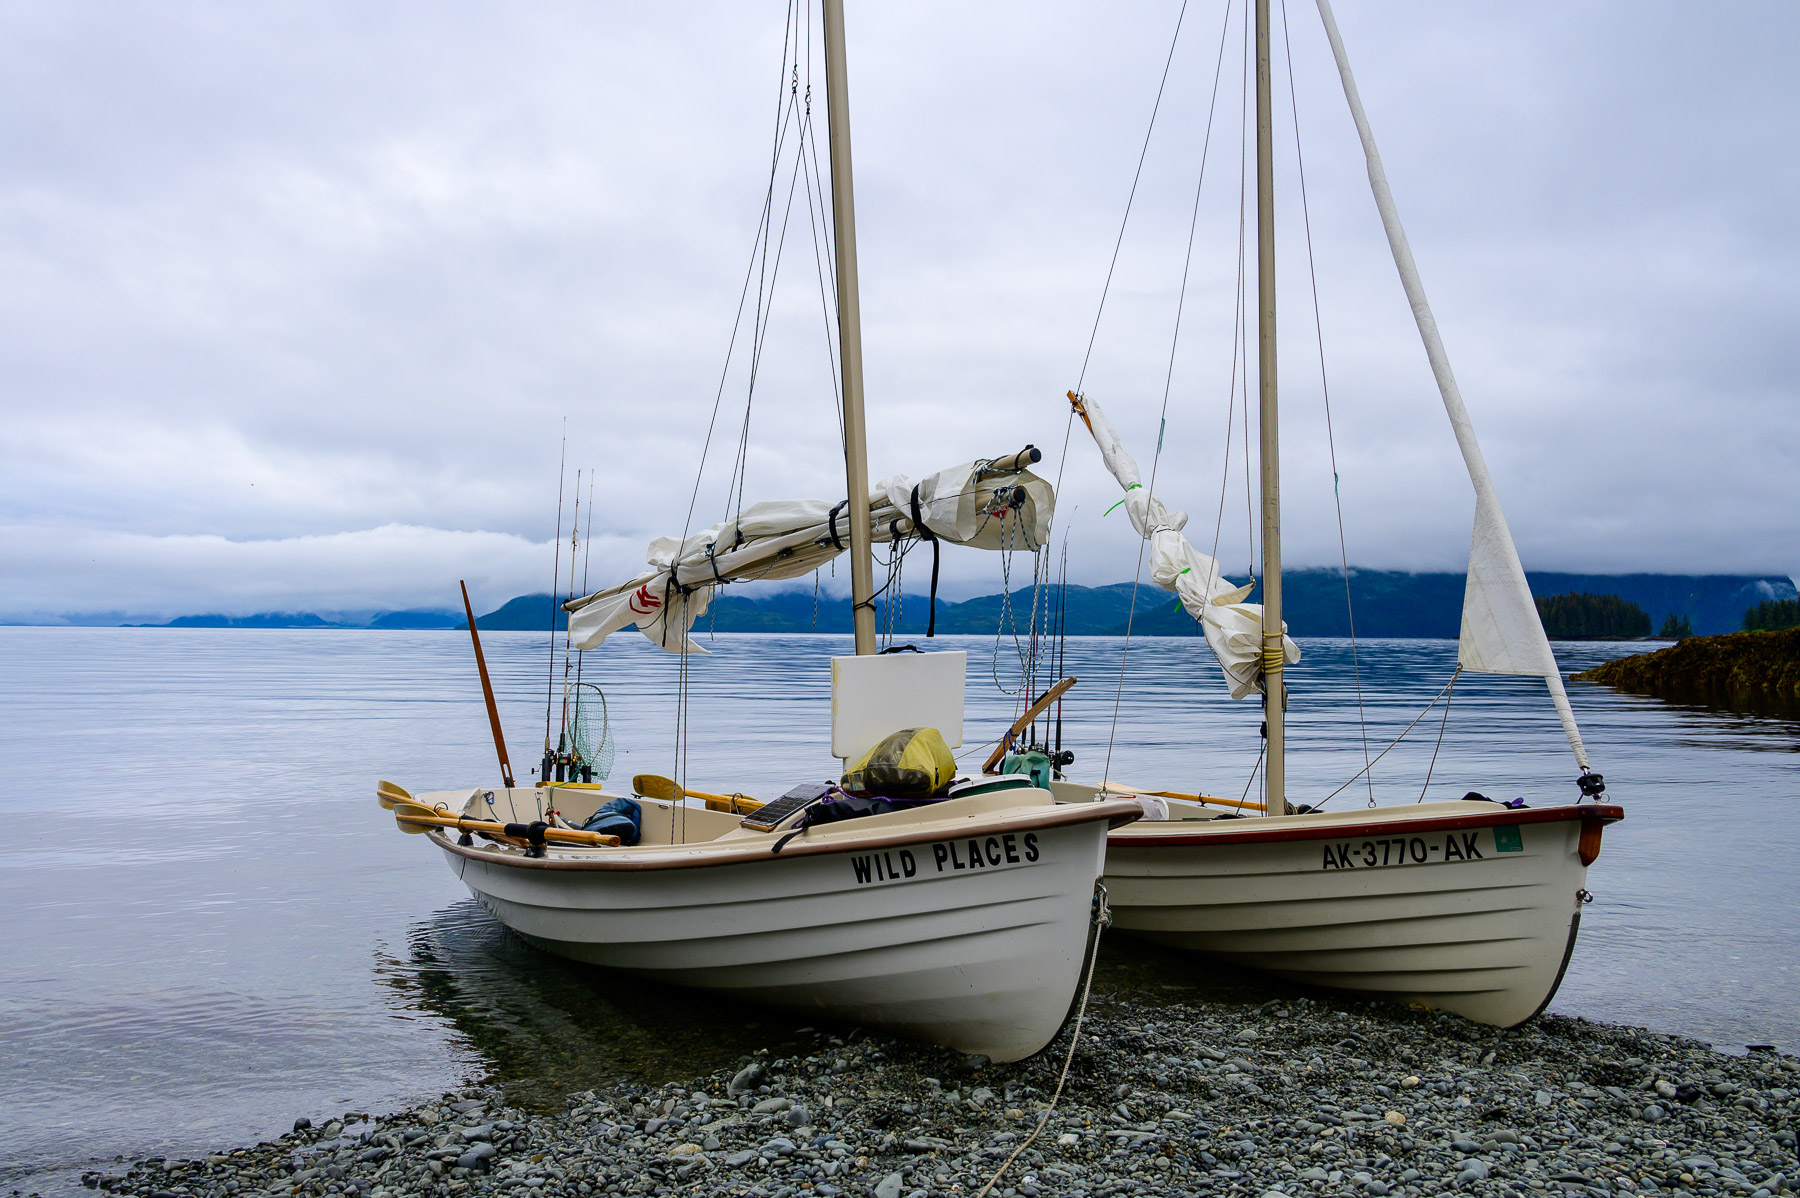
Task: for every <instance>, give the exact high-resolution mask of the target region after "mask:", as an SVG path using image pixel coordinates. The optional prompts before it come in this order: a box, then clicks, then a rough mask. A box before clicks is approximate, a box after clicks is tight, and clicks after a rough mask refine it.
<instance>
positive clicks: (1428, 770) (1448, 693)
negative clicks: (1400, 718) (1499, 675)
mask: <svg viewBox="0 0 1800 1198" xmlns="http://www.w3.org/2000/svg"><path fill="white" fill-rule="evenodd" d="M1460 677H1462V663H1461V662H1457V663H1456V672H1455V673H1453V674H1451V675H1450V686H1449V687H1448V689H1446V690H1445V692H1444V718H1443V720H1441V721H1440V722H1439V723H1438V735H1437V744H1435V745H1433V746H1432V749H1431V764H1430V765H1428V766H1426V767H1425V785H1423V786H1421V787H1419V800H1418V801H1419V802H1421V803H1423V802H1424V801H1425V792H1426V791H1428V790H1430V789H1431V775H1432V773H1433V772H1434V771H1436V769H1437V759H1438V750H1440V749H1442V748H1443V747H1444V729H1445V728H1447V727H1448V726H1449V724H1450V701H1451V700H1452V699H1454V698H1455V697H1456V680H1457V679H1458V678H1460ZM1374 805H1375V799H1374V797H1373V796H1371V797H1370V799H1369V806H1371V807H1373V806H1374Z"/></svg>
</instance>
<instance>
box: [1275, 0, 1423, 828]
mask: <svg viewBox="0 0 1800 1198" xmlns="http://www.w3.org/2000/svg"><path fill="white" fill-rule="evenodd" d="M1281 51H1282V56H1283V58H1285V59H1286V63H1287V77H1288V80H1287V82H1288V112H1289V113H1291V114H1292V116H1293V118H1294V165H1295V167H1296V168H1297V169H1298V171H1299V176H1300V217H1301V220H1302V221H1303V222H1304V224H1305V228H1306V278H1307V281H1308V283H1310V284H1311V286H1312V310H1313V335H1314V339H1315V340H1316V341H1317V343H1318V348H1319V393H1320V395H1322V396H1323V397H1324V400H1325V446H1326V449H1327V450H1328V451H1329V452H1330V454H1331V502H1332V504H1333V505H1334V506H1335V507H1336V509H1337V532H1338V562H1339V564H1340V565H1341V566H1342V567H1343V571H1344V618H1345V619H1346V620H1347V621H1348V622H1349V624H1350V675H1351V677H1352V678H1353V679H1354V680H1355V682H1356V725H1357V728H1358V730H1359V731H1360V732H1361V733H1362V750H1363V764H1364V765H1365V766H1366V765H1368V763H1369V717H1368V714H1367V712H1366V711H1365V710H1364V708H1363V690H1362V660H1361V656H1360V654H1359V653H1358V650H1357V644H1356V607H1355V604H1354V603H1353V602H1352V600H1351V598H1350V549H1349V546H1348V543H1347V542H1346V541H1345V538H1344V500H1343V496H1342V495H1340V494H1339V493H1338V463H1337V438H1336V437H1335V436H1334V435H1333V433H1332V428H1331V383H1330V381H1329V379H1328V378H1327V376H1326V371H1325V323H1324V321H1323V320H1322V319H1321V318H1320V316H1319V273H1318V270H1317V268H1316V267H1315V265H1314V263H1313V238H1312V209H1311V207H1310V206H1309V205H1308V204H1307V201H1306V156H1305V154H1304V153H1303V152H1302V151H1301V148H1300V102H1299V100H1298V99H1297V98H1296V96H1295V92H1294V52H1293V48H1292V46H1291V45H1290V44H1289V42H1288V16H1287V0H1281ZM1449 714H1450V705H1449V704H1448V703H1446V704H1445V705H1444V715H1445V716H1446V717H1448V716H1449ZM1439 740H1440V743H1441V742H1442V737H1441V736H1440V738H1439ZM1433 756H1434V758H1435V754H1434V755H1433ZM1363 780H1364V781H1365V782H1366V783H1367V784H1368V788H1369V806H1371V807H1373V806H1374V805H1375V775H1374V774H1373V773H1371V772H1368V771H1365V772H1364V774H1363ZM1430 782H1431V776H1430V775H1429V774H1427V775H1426V785H1430ZM1423 793H1424V792H1422V791H1421V792H1420V794H1421V797H1423Z"/></svg>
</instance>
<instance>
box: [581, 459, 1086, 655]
mask: <svg viewBox="0 0 1800 1198" xmlns="http://www.w3.org/2000/svg"><path fill="white" fill-rule="evenodd" d="M1017 457H1018V455H1013V456H1012V458H1009V459H1000V461H1001V462H1003V463H1008V462H1011V463H1016V460H1017ZM846 506H847V505H846V504H843V503H838V504H832V503H829V502H827V501H826V500H823V499H778V500H770V501H766V502H763V503H756V504H752V505H751V506H749V507H747V508H744V509H743V510H742V511H741V512H740V513H738V514H737V515H736V516H734V517H732V518H731V519H729V520H725V521H722V522H721V523H718V524H715V525H713V526H712V527H711V528H708V529H706V530H704V531H702V532H698V533H695V534H694V535H692V536H690V537H688V538H687V539H686V540H682V539H681V538H679V537H658V538H657V539H656V540H654V541H651V542H650V548H649V551H648V552H647V553H646V554H645V559H646V561H647V563H648V564H649V567H650V568H649V569H648V570H646V571H645V572H644V573H642V574H639V575H638V576H637V577H636V578H633V579H631V580H630V581H628V582H622V583H619V584H618V585H617V586H613V587H608V588H607V589H605V590H602V591H595V592H594V593H593V594H591V595H584V596H583V597H581V598H580V599H573V600H570V601H569V602H568V603H565V604H563V610H565V611H567V612H568V613H569V640H570V643H572V644H573V645H574V646H575V647H576V648H577V649H594V648H598V647H599V646H600V644H601V643H602V642H603V641H605V640H606V638H607V637H608V636H609V635H610V634H612V633H614V632H617V631H618V630H619V629H621V628H627V627H630V626H631V625H633V624H635V625H637V629H638V631H639V632H641V633H643V634H644V635H645V636H646V637H648V638H649V639H650V640H651V641H652V642H654V643H655V644H657V645H660V646H661V647H662V648H664V649H666V650H668V651H669V652H670V653H704V652H706V650H705V649H702V648H701V647H700V645H699V644H698V643H696V642H695V641H694V640H693V638H692V637H690V636H689V635H688V631H689V629H691V628H692V627H693V626H694V621H695V620H697V619H699V618H700V617H701V616H702V615H704V614H706V609H707V606H708V605H709V604H710V603H711V602H712V595H713V591H714V590H716V589H717V588H719V587H721V586H724V585H725V584H727V583H731V582H750V581H755V580H759V579H771V580H773V579H783V578H797V577H799V576H800V575H802V574H810V573H811V572H812V571H814V570H816V569H818V568H819V567H820V566H823V565H824V564H825V563H826V562H829V561H830V560H831V559H832V558H834V557H836V556H838V554H840V553H842V552H844V551H845V550H846V549H848V548H849V547H850V525H849V521H848V517H847V516H846V514H845V508H846ZM1054 507H1055V497H1054V495H1053V494H1052V492H1051V487H1050V484H1049V483H1048V482H1045V481H1044V480H1043V479H1041V478H1039V477H1038V476H1037V475H1035V474H1033V473H1031V472H1030V471H1029V470H1022V469H1017V468H1014V467H1013V466H1005V467H999V468H997V467H996V466H995V464H994V463H993V462H991V461H974V462H965V463H964V464H962V465H961V466H957V467H954V468H953V469H950V470H942V471H939V472H938V473H936V474H933V475H931V476H930V477H929V478H926V479H924V480H923V481H921V482H919V483H916V484H915V483H914V482H913V480H912V479H910V478H907V477H906V476H905V475H898V474H897V475H894V476H893V477H891V478H885V479H883V480H881V481H880V482H878V483H876V484H875V488H874V491H873V493H872V494H871V495H870V496H869V531H870V535H871V539H872V540H873V541H874V543H876V544H883V543H892V542H901V541H911V540H916V539H919V538H920V537H921V536H922V535H926V534H922V533H921V531H920V527H919V526H920V524H923V525H924V528H925V529H926V530H927V532H928V535H929V536H931V537H935V538H936V539H938V540H941V541H944V542H947V543H949V544H952V545H969V546H972V547H974V548H977V549H1025V550H1033V549H1036V548H1038V547H1039V546H1041V545H1043V544H1044V543H1045V540H1046V539H1047V538H1048V537H1049V535H1050V518H1051V515H1052V512H1053V509H1054Z"/></svg>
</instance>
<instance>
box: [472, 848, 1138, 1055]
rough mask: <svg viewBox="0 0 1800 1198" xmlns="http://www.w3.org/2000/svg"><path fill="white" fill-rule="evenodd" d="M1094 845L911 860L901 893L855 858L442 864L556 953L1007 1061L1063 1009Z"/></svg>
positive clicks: (1095, 874) (1078, 956) (1047, 1032)
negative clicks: (866, 875)
mask: <svg viewBox="0 0 1800 1198" xmlns="http://www.w3.org/2000/svg"><path fill="white" fill-rule="evenodd" d="M1105 833H1106V823H1105V821H1103V820H1102V821H1094V822H1088V823H1083V824H1074V825H1067V826H1062V827H1052V828H1045V829H1042V830H1040V831H1038V832H1037V833H1036V836H1037V843H1038V846H1039V851H1040V854H1041V855H1040V856H1039V859H1038V860H1037V861H1035V862H1025V861H1023V860H1021V861H1020V862H1019V863H1016V864H1009V863H1005V862H1002V863H1001V864H1000V865H998V866H989V867H986V868H983V869H981V870H978V871H977V870H964V871H951V872H946V873H942V874H940V873H938V872H936V870H935V869H934V868H933V861H932V849H931V846H930V844H929V843H927V844H923V845H915V846H912V849H911V851H912V853H913V854H914V857H915V862H916V863H917V865H918V870H917V873H916V874H915V876H914V877H912V878H906V877H904V876H903V872H904V871H903V868H901V866H900V860H901V859H900V855H899V850H897V849H888V850H883V851H881V852H885V854H886V856H887V857H888V858H889V859H890V860H892V861H893V862H894V863H895V865H896V869H897V871H898V872H900V873H901V874H902V876H900V877H897V878H895V879H892V880H886V881H884V880H882V879H881V878H880V877H878V876H871V877H870V880H868V881H863V882H859V881H858V880H857V878H858V875H857V873H856V871H855V868H854V865H853V858H856V857H858V856H863V857H867V856H869V854H857V853H854V852H843V853H829V854H820V855H814V856H806V857H794V858H784V859H780V860H776V859H774V858H770V859H769V860H767V861H756V862H753V863H744V864H734V865H720V866H713V867H705V868H693V869H673V870H652V871H618V872H613V871H597V870H596V871H582V870H568V871H563V870H536V869H522V868H519V867H517V866H514V865H508V864H504V863H501V862H498V861H496V862H488V861H484V860H482V859H480V857H479V856H467V855H459V854H456V853H452V852H450V851H449V850H448V848H447V847H446V855H447V856H448V858H449V862H450V865H451V868H452V869H454V870H456V871H457V872H458V874H459V875H460V876H461V877H462V879H463V881H464V882H465V883H466V884H467V885H468V886H469V888H470V890H472V891H473V892H474V894H475V896H476V898H477V899H479V900H480V901H481V903H482V905H483V906H484V907H486V908H487V910H488V911H489V912H491V913H492V914H493V915H494V917H495V918H496V919H498V920H500V921H501V922H502V923H504V924H506V926H507V927H509V928H511V929H513V930H514V931H516V932H518V933H519V934H521V935H522V936H525V937H526V938H527V939H529V940H531V941H532V942H534V943H536V944H538V945H540V946H541V947H543V948H545V949H547V950H549V951H550V952H553V953H556V954H558V955H559V956H563V957H568V958H571V959H573V960H577V961H584V962H589V963H592V964H596V965H604V966H608V967H611V968H615V969H623V970H628V971H630V972H632V973H636V974H639V975H642V976H644V977H649V978H654V979H656V980H658V981H663V982H669V983H673V984H677V985H683V986H695V987H701V988H705V989H712V990H721V991H730V992H732V993H735V994H739V995H742V996H743V997H745V998H748V999H751V1000H753V1001H757V1002H765V1003H771V1004H776V1005H781V1006H786V1007H794V1008H801V1009H809V1010H817V1011H820V1012H821V1013H827V1014H829V1015H831V1016H833V1017H836V1018H839V1019H844V1020H849V1021H853V1022H864V1023H870V1024H879V1025H882V1026H885V1027H889V1028H892V1029H894V1030H897V1031H900V1032H902V1033H905V1034H910V1035H913V1036H917V1037H919V1038H922V1039H927V1040H931V1041H935V1042H938V1043H943V1044H948V1045H950V1046H951V1047H954V1048H957V1049H960V1050H962V1051H965V1052H972V1053H984V1054H986V1055H987V1056H989V1057H991V1058H993V1059H994V1060H996V1061H1011V1060H1018V1059H1020V1058H1023V1057H1026V1056H1029V1055H1031V1054H1032V1053H1034V1052H1036V1051H1038V1050H1039V1049H1041V1048H1042V1047H1043V1046H1044V1045H1045V1044H1047V1043H1049V1042H1050V1040H1051V1039H1052V1038H1053V1037H1054V1036H1055V1035H1056V1033H1057V1031H1058V1030H1059V1029H1060V1028H1061V1026H1062V1023H1063V1019H1064V1017H1065V1016H1066V1015H1067V1013H1068V1011H1069V1008H1070V1005H1071V1000H1072V999H1073V996H1074V993H1075V987H1076V985H1077V984H1078V982H1079V979H1080V972H1081V967H1082V964H1083V958H1084V955H1085V950H1086V947H1087V944H1088V929H1089V922H1090V911H1091V906H1092V895H1093V890H1094V884H1095V882H1096V881H1097V880H1098V878H1099V875H1100V869H1101V863H1102V859H1103V855H1104V851H1105ZM961 851H962V852H964V853H966V852H967V848H966V846H964V847H963V848H962V849H961ZM881 852H878V853H877V854H875V855H881Z"/></svg>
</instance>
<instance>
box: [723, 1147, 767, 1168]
mask: <svg viewBox="0 0 1800 1198" xmlns="http://www.w3.org/2000/svg"><path fill="white" fill-rule="evenodd" d="M760 1155H762V1154H761V1153H759V1152H757V1151H756V1149H754V1148H746V1149H744V1150H743V1151H742V1152H734V1153H732V1154H731V1155H730V1156H728V1157H726V1158H725V1167H726V1168H727V1169H741V1168H743V1167H744V1166H745V1165H747V1164H749V1163H750V1162H751V1161H753V1160H755V1159H756V1158H757V1157H758V1156H760Z"/></svg>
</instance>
